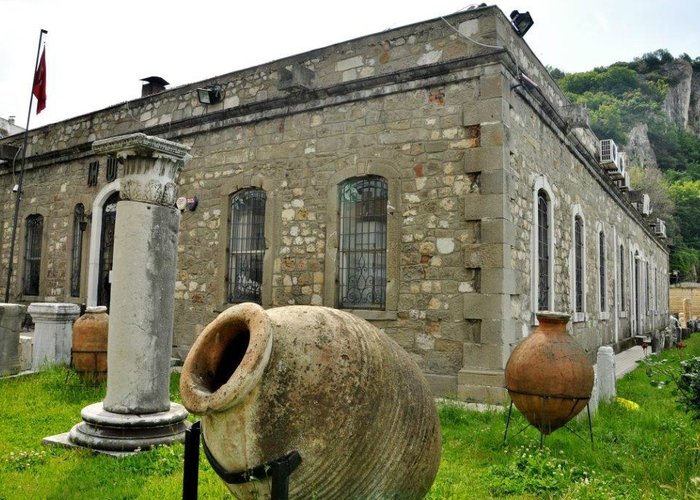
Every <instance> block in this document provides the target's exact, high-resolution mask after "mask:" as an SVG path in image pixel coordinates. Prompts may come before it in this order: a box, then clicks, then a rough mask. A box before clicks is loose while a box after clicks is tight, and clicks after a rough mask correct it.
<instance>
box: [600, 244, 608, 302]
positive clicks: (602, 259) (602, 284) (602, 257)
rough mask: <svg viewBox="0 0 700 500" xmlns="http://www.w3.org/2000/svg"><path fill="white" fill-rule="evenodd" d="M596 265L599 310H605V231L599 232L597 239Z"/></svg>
mask: <svg viewBox="0 0 700 500" xmlns="http://www.w3.org/2000/svg"><path fill="white" fill-rule="evenodd" d="M598 254H599V258H598V265H599V266H600V269H599V270H598V274H599V278H598V279H599V280H600V312H605V309H606V308H607V306H608V304H607V302H606V300H607V297H606V296H605V287H606V283H605V233H603V232H602V231H601V232H600V238H599V239H598Z"/></svg>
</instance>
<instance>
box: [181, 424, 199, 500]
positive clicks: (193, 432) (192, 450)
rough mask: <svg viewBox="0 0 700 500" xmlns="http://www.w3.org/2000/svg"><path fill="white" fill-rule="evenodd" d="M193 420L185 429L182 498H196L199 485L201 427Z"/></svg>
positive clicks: (190, 499)
mask: <svg viewBox="0 0 700 500" xmlns="http://www.w3.org/2000/svg"><path fill="white" fill-rule="evenodd" d="M200 425H201V424H200V423H199V422H195V423H194V424H192V426H191V427H190V428H189V429H187V430H186V431H185V466H184V470H183V474H182V500H197V494H198V491H197V490H198V487H199V436H200V433H201V427H200Z"/></svg>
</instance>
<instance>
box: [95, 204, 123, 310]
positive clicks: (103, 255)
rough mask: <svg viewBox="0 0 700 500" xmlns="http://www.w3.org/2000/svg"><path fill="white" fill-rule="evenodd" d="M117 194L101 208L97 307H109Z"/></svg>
mask: <svg viewBox="0 0 700 500" xmlns="http://www.w3.org/2000/svg"><path fill="white" fill-rule="evenodd" d="M118 202H119V193H118V192H116V193H113V194H112V195H111V196H110V197H109V198H107V201H106V202H105V204H104V206H103V207H102V234H101V235H100V271H99V283H98V289H97V305H100V306H107V307H108V308H109V306H110V298H111V296H112V283H111V282H110V277H109V273H110V272H111V271H112V264H113V262H114V227H115V224H116V221H117V203H118Z"/></svg>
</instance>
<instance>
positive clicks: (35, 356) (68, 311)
mask: <svg viewBox="0 0 700 500" xmlns="http://www.w3.org/2000/svg"><path fill="white" fill-rule="evenodd" d="M27 312H28V313H29V314H31V316H32V320H34V348H33V350H32V370H34V371H38V370H40V369H41V368H42V367H43V366H46V365H54V364H58V365H68V364H70V350H71V346H72V333H73V321H75V320H76V319H77V318H78V316H80V306H78V305H76V304H54V303H52V302H34V303H32V304H29V308H28V309H27Z"/></svg>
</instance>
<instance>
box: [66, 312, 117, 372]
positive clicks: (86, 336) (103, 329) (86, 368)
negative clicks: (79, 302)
mask: <svg viewBox="0 0 700 500" xmlns="http://www.w3.org/2000/svg"><path fill="white" fill-rule="evenodd" d="M108 327H109V315H108V314H107V308H106V307H105V306H95V307H88V308H87V309H86V310H85V314H83V315H82V316H81V317H79V318H78V319H77V320H76V321H75V323H73V347H72V349H71V358H72V363H71V364H72V365H73V368H75V370H76V371H77V372H78V374H79V375H80V377H81V378H83V379H84V380H89V381H93V382H95V383H99V382H103V381H104V380H106V378H107V336H108Z"/></svg>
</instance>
